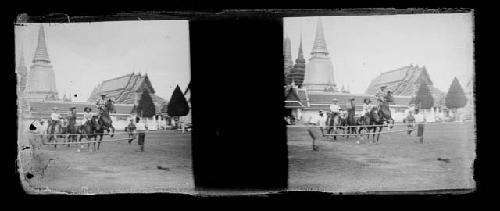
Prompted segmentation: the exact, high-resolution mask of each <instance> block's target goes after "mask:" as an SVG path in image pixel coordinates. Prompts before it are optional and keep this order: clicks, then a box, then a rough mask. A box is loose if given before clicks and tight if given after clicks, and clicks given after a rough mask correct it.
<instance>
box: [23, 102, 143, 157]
mask: <svg viewBox="0 0 500 211" xmlns="http://www.w3.org/2000/svg"><path fill="white" fill-rule="evenodd" d="M105 97H106V95H101V98H99V99H98V100H97V101H96V103H95V106H96V108H97V111H98V112H97V113H93V112H92V109H91V108H90V107H85V108H84V109H83V119H82V122H81V126H85V125H86V124H89V123H90V121H91V120H92V117H94V116H102V115H103V114H104V112H105V106H106V99H105ZM108 101H109V102H111V103H114V100H112V99H108ZM76 120H77V110H76V107H75V106H72V107H71V108H70V112H69V115H68V116H67V119H64V118H63V117H62V115H61V114H60V112H59V109H58V108H57V107H53V108H52V113H51V114H50V119H49V120H48V121H47V124H44V121H43V120H35V121H33V122H32V123H31V125H30V131H32V132H34V133H38V134H42V135H45V134H46V133H48V132H49V133H51V134H54V133H57V132H56V131H55V129H56V126H57V125H59V126H61V125H65V126H68V125H66V124H62V122H68V123H69V126H74V125H76ZM126 129H127V131H129V134H131V138H133V139H131V140H129V144H130V143H131V142H132V141H133V140H134V139H135V138H136V137H138V144H139V145H140V148H139V151H144V142H145V131H146V130H147V124H146V123H144V122H141V121H140V118H139V117H137V116H135V115H133V116H132V118H131V119H130V124H129V125H128V126H127V128H126Z"/></svg>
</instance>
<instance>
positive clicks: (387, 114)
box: [378, 94, 394, 129]
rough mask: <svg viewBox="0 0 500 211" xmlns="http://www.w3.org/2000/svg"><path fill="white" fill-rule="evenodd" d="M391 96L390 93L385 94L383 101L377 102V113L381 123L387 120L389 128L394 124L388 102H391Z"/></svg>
mask: <svg viewBox="0 0 500 211" xmlns="http://www.w3.org/2000/svg"><path fill="white" fill-rule="evenodd" d="M393 101H394V100H393V97H392V95H391V94H387V95H386V96H385V102H380V103H379V106H378V107H379V114H380V117H381V118H382V123H384V122H387V123H388V126H389V129H391V128H392V127H393V126H394V119H392V117H391V110H390V109H389V103H390V102H393Z"/></svg>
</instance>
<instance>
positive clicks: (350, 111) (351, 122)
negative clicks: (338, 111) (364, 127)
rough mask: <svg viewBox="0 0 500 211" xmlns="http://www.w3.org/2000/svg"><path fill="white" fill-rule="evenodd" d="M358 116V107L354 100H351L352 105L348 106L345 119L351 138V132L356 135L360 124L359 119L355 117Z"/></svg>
mask: <svg viewBox="0 0 500 211" xmlns="http://www.w3.org/2000/svg"><path fill="white" fill-rule="evenodd" d="M355 116H356V107H355V104H354V102H353V101H351V105H350V106H349V107H348V108H347V118H346V119H345V121H344V124H345V128H346V130H344V131H346V132H347V134H348V135H347V138H349V134H352V135H354V136H356V127H352V126H356V125H358V120H357V119H356V118H355Z"/></svg>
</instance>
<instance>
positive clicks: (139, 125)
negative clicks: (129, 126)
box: [135, 117, 148, 152]
mask: <svg viewBox="0 0 500 211" xmlns="http://www.w3.org/2000/svg"><path fill="white" fill-rule="evenodd" d="M140 120H141V118H139V117H137V118H136V119H135V127H136V132H137V135H138V136H137V137H138V139H137V144H139V150H138V151H140V152H144V144H145V142H146V130H147V129H148V127H147V125H146V124H145V123H144V122H141V121H140Z"/></svg>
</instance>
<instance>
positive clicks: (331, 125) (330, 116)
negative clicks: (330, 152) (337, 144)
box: [326, 112, 340, 140]
mask: <svg viewBox="0 0 500 211" xmlns="http://www.w3.org/2000/svg"><path fill="white" fill-rule="evenodd" d="M326 126H327V127H328V130H327V134H332V131H333V133H335V134H336V133H337V128H338V127H339V126H340V116H339V114H338V113H333V112H328V113H327V118H326ZM333 140H337V136H336V135H333Z"/></svg>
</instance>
